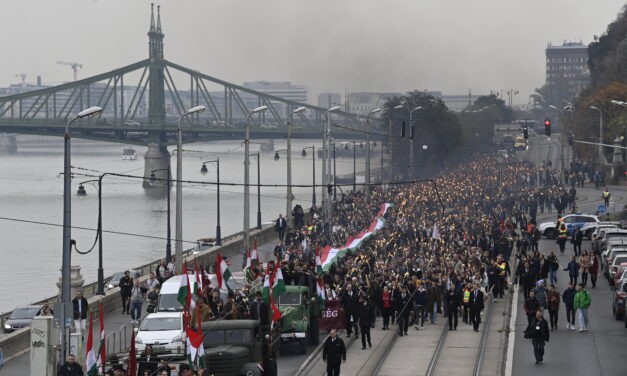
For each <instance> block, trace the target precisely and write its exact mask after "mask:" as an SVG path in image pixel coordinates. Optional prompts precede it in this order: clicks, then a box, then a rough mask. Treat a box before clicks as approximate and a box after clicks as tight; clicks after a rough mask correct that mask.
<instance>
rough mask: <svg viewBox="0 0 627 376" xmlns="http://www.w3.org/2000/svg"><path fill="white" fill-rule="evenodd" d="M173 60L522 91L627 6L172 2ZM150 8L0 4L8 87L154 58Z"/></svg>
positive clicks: (0, 74) (471, 0) (3, 76)
mask: <svg viewBox="0 0 627 376" xmlns="http://www.w3.org/2000/svg"><path fill="white" fill-rule="evenodd" d="M155 3H156V4H160V5H161V11H162V12H161V13H162V14H161V16H162V23H163V31H164V33H165V56H166V58H167V59H169V60H171V61H174V62H176V63H179V64H182V65H184V66H187V67H190V68H193V69H195V70H198V71H201V72H203V73H207V74H209V75H212V76H215V77H219V78H221V79H225V80H228V81H231V82H234V83H241V82H244V81H252V80H267V81H292V82H294V83H299V84H304V85H306V86H308V87H309V89H310V99H309V100H310V102H312V103H314V104H315V102H316V98H317V94H318V93H319V92H324V91H335V92H340V93H343V92H344V90H346V89H349V90H351V91H407V90H412V89H420V90H424V89H427V90H439V91H442V92H444V93H447V94H465V93H467V92H468V88H471V89H472V91H473V93H486V92H489V91H490V90H504V89H509V88H514V89H518V90H519V91H520V94H519V95H518V96H517V97H516V98H515V103H527V101H528V95H529V94H530V93H532V92H533V89H534V88H536V87H540V86H541V85H542V84H543V83H544V80H545V71H544V69H545V63H544V49H545V47H546V44H547V42H553V43H554V44H555V43H559V44H561V43H562V42H563V41H564V40H565V39H567V40H580V39H581V40H583V42H584V43H586V44H587V43H589V42H590V41H591V40H592V38H593V36H594V35H600V34H601V33H603V32H604V31H605V29H606V27H607V24H608V23H610V22H611V21H613V20H614V19H615V18H616V15H617V13H618V12H619V11H620V9H621V7H622V6H623V5H624V4H625V0H586V1H584V0H429V1H427V0H162V1H157V2H155ZM149 9H150V1H148V0H2V11H0V35H2V37H1V38H0V51H2V53H1V55H0V56H2V59H1V61H0V68H1V69H0V85H1V86H5V85H7V84H10V83H17V82H19V80H20V79H19V78H17V77H16V76H15V75H16V74H17V73H26V74H28V78H27V81H29V82H34V81H35V77H36V76H37V75H41V76H43V79H44V82H62V81H68V80H71V78H72V73H71V70H70V68H69V67H65V66H61V65H57V64H56V62H57V60H65V61H77V62H80V63H82V64H83V65H84V67H83V70H82V71H81V72H80V74H79V77H87V76H89V75H93V74H97V73H101V72H105V71H108V70H111V69H114V68H116V67H120V66H123V65H126V64H130V63H132V62H135V61H138V60H141V59H144V58H146V57H147V56H148V51H147V50H148V46H147V36H146V31H147V30H148V26H149Z"/></svg>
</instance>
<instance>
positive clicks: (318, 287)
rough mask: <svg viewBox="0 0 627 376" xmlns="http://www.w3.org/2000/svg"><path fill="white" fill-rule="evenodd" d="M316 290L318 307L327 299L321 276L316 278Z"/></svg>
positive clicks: (322, 305)
mask: <svg viewBox="0 0 627 376" xmlns="http://www.w3.org/2000/svg"><path fill="white" fill-rule="evenodd" d="M316 292H317V293H318V301H319V302H320V308H321V309H322V308H324V302H325V301H326V300H327V290H325V289H324V282H323V281H322V278H318V279H316Z"/></svg>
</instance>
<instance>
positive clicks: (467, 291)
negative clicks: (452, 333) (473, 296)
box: [462, 283, 472, 324]
mask: <svg viewBox="0 0 627 376" xmlns="http://www.w3.org/2000/svg"><path fill="white" fill-rule="evenodd" d="M471 290H472V283H468V286H467V287H466V288H465V289H464V291H463V304H464V315H463V317H462V321H463V322H464V323H466V324H468V312H469V311H468V310H469V308H468V307H469V304H470V291H471Z"/></svg>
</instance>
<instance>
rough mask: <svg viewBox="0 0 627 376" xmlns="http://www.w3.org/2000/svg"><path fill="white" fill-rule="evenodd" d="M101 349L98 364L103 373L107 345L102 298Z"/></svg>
mask: <svg viewBox="0 0 627 376" xmlns="http://www.w3.org/2000/svg"><path fill="white" fill-rule="evenodd" d="M99 316H100V351H99V352H98V359H97V360H98V362H97V363H98V364H100V369H101V371H102V373H104V372H105V365H106V363H107V346H105V329H104V310H103V309H102V300H100V315H99Z"/></svg>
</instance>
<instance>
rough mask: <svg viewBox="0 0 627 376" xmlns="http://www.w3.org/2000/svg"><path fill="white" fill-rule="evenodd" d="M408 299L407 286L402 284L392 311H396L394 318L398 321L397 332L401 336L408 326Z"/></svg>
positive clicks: (405, 332)
mask: <svg viewBox="0 0 627 376" xmlns="http://www.w3.org/2000/svg"><path fill="white" fill-rule="evenodd" d="M409 301H410V297H409V294H408V293H407V287H405V286H403V287H402V288H401V293H400V294H399V295H398V297H397V299H396V301H395V302H394V311H395V312H396V319H397V321H398V334H399V335H400V336H401V337H402V336H403V334H404V335H407V329H408V328H409V311H410V307H409Z"/></svg>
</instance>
